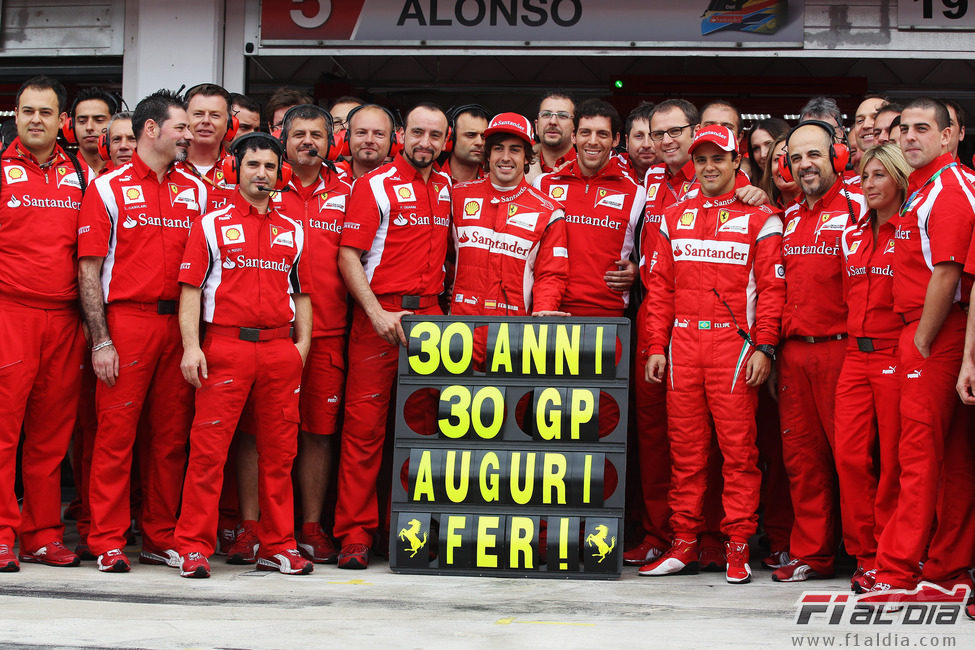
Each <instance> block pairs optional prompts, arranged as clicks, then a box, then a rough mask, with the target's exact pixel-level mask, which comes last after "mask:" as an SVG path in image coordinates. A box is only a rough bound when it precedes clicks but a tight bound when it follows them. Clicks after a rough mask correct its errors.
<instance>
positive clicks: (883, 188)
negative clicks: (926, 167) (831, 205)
mask: <svg viewBox="0 0 975 650" xmlns="http://www.w3.org/2000/svg"><path fill="white" fill-rule="evenodd" d="M910 173H911V168H910V166H909V165H908V164H907V161H906V160H905V159H904V155H903V154H902V153H901V150H900V148H899V147H898V146H897V145H896V144H894V143H887V144H883V145H879V146H876V147H872V148H870V149H868V150H867V151H866V152H865V153H864V154H863V158H862V159H861V160H860V179H861V181H860V182H861V189H862V191H863V196H864V198H865V199H866V203H867V207H868V208H869V212H868V213H867V214H866V215H865V216H864V218H862V219H861V220H860V222H859V223H854V224H850V225H849V226H848V227H847V229H846V230H845V231H844V233H843V238H842V247H843V257H844V260H845V262H844V268H845V271H846V278H845V282H844V286H843V291H844V294H845V296H844V297H845V299H846V304H847V310H848V311H847V327H848V332H849V342H850V343H849V346H848V347H847V350H846V357H845V359H844V361H843V368H842V370H841V371H840V377H839V381H838V382H837V385H836V420H835V423H836V426H835V431H836V434H835V442H834V445H835V446H834V456H835V458H836V472H837V475H838V476H839V485H840V511H841V516H842V521H843V540H844V543H845V545H846V549H847V551H848V552H849V553H850V554H851V555H853V556H855V557H856V558H857V569H856V573H854V574H853V578H852V579H851V587H852V589H853V590H854V591H856V592H861V593H862V592H864V591H866V590H868V589H870V588H871V587H872V586H873V583H874V576H875V561H876V553H877V541H878V540H879V539H880V534H881V532H882V531H883V528H884V526H885V525H886V524H887V521H888V520H889V519H890V517H891V514H892V513H893V511H894V508H895V506H896V505H897V494H898V474H899V466H898V463H897V446H898V438H899V437H900V412H899V411H898V409H897V408H895V407H894V406H892V405H896V404H898V403H899V400H900V387H899V375H898V374H897V361H898V356H897V354H898V353H897V339H898V337H899V335H900V332H901V328H902V327H903V322H902V321H901V319H900V317H899V316H898V315H897V314H896V313H894V298H893V286H894V278H893V271H892V269H893V259H894V246H895V243H896V242H895V239H894V230H895V229H894V226H893V224H891V223H890V219H891V217H893V216H894V215H895V214H897V211H898V209H899V208H900V206H901V204H902V203H903V202H904V199H905V196H906V194H907V179H908V176H909V175H910Z"/></svg>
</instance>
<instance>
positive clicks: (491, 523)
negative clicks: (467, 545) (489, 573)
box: [475, 516, 501, 569]
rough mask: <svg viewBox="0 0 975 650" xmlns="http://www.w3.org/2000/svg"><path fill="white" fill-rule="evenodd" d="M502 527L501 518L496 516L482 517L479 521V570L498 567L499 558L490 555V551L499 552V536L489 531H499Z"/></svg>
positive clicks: (476, 561) (477, 563)
mask: <svg viewBox="0 0 975 650" xmlns="http://www.w3.org/2000/svg"><path fill="white" fill-rule="evenodd" d="M500 525H501V518H500V517H494V516H482V517H478V519H477V559H476V560H475V564H476V565H477V567H478V568H485V569H486V568H492V569H496V568H497V567H498V556H497V555H491V554H489V552H490V551H495V552H496V550H497V540H498V538H497V535H494V534H492V533H489V532H488V530H497V529H498V527H499V526H500Z"/></svg>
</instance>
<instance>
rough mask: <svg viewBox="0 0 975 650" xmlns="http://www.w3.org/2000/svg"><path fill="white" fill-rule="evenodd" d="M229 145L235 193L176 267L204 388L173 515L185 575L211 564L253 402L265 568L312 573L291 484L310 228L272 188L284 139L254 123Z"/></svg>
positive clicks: (188, 357) (200, 227)
mask: <svg viewBox="0 0 975 650" xmlns="http://www.w3.org/2000/svg"><path fill="white" fill-rule="evenodd" d="M230 154H231V155H232V156H233V161H234V165H233V166H232V167H231V168H230V169H229V170H228V171H229V172H230V176H231V177H232V176H234V175H237V176H239V180H238V179H234V178H230V179H229V180H230V181H231V182H235V183H237V189H236V190H235V195H234V200H233V202H232V203H231V204H230V205H228V206H226V207H225V208H222V209H220V210H217V211H215V212H210V213H208V214H206V215H205V216H203V217H202V218H201V219H200V220H199V221H197V222H196V223H195V224H193V227H192V229H191V230H190V238H189V241H188V242H187V245H186V253H185V255H184V257H183V263H182V265H181V267H180V274H179V281H180V283H181V284H182V285H183V288H182V294H181V295H180V310H179V324H180V330H181V332H182V334H183V360H182V362H181V363H180V368H181V370H182V371H183V376H184V377H185V378H186V381H188V382H189V383H191V384H192V385H193V386H195V387H196V389H197V390H196V413H195V415H194V418H193V427H192V429H191V430H190V458H189V464H188V465H187V468H186V480H185V482H184V484H183V503H182V508H181V512H180V516H179V521H178V523H177V524H176V547H177V550H178V551H179V553H180V574H181V575H182V576H183V577H187V578H206V577H209V575H210V564H209V561H208V560H207V557H208V556H209V555H211V554H212V553H213V551H214V548H215V546H216V532H217V518H218V512H217V508H218V502H219V499H220V489H221V487H222V483H223V476H222V474H223V468H224V461H225V460H226V458H227V450H228V448H229V447H230V442H231V440H232V439H233V436H234V430H235V429H236V427H237V422H238V420H239V419H240V415H241V412H242V411H243V409H244V405H245V403H247V402H249V403H250V406H251V410H252V413H253V420H252V423H253V425H254V430H253V432H254V435H255V436H256V437H257V450H258V453H259V455H260V459H259V461H258V482H259V488H260V489H259V493H260V511H261V515H260V517H261V518H260V522H259V524H260V525H259V526H258V530H259V533H258V534H259V537H260V554H259V557H258V560H257V568H258V569H261V570H265V571H273V570H278V571H280V572H281V573H288V574H307V573H311V572H312V571H313V570H314V565H313V564H312V563H311V562H309V561H308V560H306V559H305V558H303V557H302V556H301V554H300V553H299V552H298V549H297V548H296V546H297V544H296V542H295V538H294V495H293V492H292V489H293V488H292V484H291V468H292V463H293V461H294V458H295V453H296V451H297V446H298V398H299V392H300V386H301V373H302V366H303V364H304V362H305V359H306V358H307V356H308V349H309V346H310V345H311V328H312V322H311V320H312V307H311V299H310V298H309V296H308V289H309V285H310V280H309V278H308V277H307V269H306V263H305V261H304V259H303V258H302V255H303V251H304V248H305V246H304V239H305V237H304V230H303V228H302V227H301V224H300V223H299V222H298V221H295V220H293V219H290V218H288V217H287V216H285V215H284V214H282V213H281V212H279V211H278V209H277V208H276V207H275V206H274V205H272V204H271V201H270V198H269V192H270V190H271V189H272V188H273V187H282V186H283V185H284V183H285V182H286V181H287V179H286V178H283V177H282V174H287V173H288V172H287V168H285V169H286V171H284V172H282V167H283V165H282V158H283V155H284V149H283V147H282V146H281V142H280V141H279V140H277V139H276V138H274V137H272V136H270V135H267V134H266V133H251V134H248V135H245V136H243V137H241V138H240V139H238V140H237V141H236V142H235V143H234V144H233V146H232V147H231V151H230ZM201 298H202V306H201ZM201 312H202V319H203V321H204V322H205V323H206V325H205V327H206V329H205V336H206V338H205V339H204V341H203V347H202V348H201V347H200V331H199V323H200V317H201ZM292 332H293V333H294V336H295V341H292V340H291V334H292Z"/></svg>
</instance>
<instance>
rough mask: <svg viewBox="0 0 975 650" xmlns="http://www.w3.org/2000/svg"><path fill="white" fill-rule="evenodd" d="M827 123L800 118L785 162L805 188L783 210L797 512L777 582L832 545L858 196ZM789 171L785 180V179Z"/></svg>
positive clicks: (785, 367)
mask: <svg viewBox="0 0 975 650" xmlns="http://www.w3.org/2000/svg"><path fill="white" fill-rule="evenodd" d="M833 130H834V127H833V125H832V124H830V123H827V122H822V121H818V120H809V121H806V122H800V123H799V125H798V126H796V127H795V128H794V129H792V130H791V131H790V132H789V134H788V135H787V136H786V141H785V143H786V147H787V148H788V151H787V153H786V157H787V158H786V159H787V161H788V164H787V167H786V168H785V169H783V174H784V175H788V176H789V177H790V179H791V178H797V179H798V181H799V187H800V190H801V191H802V194H801V195H800V197H799V201H798V202H797V203H793V204H792V205H791V206H790V207H789V208H788V209H787V210H786V211H785V217H784V218H783V222H784V223H785V231H784V233H783V237H782V259H783V263H784V265H785V286H786V298H785V310H784V312H783V314H782V336H783V338H784V339H785V342H784V344H783V345H782V348H781V350H780V353H779V359H780V361H779V368H778V370H779V386H778V398H779V419H780V425H781V427H782V455H783V460H784V461H785V468H786V472H787V473H788V475H789V493H790V495H791V498H792V508H793V511H794V513H795V521H794V522H793V525H792V535H791V539H790V542H789V549H790V553H791V555H792V558H793V559H792V560H791V561H790V562H789V563H788V564H786V565H785V566H783V567H780V568H778V569H776V570H775V572H773V573H772V579H773V580H776V581H779V582H798V581H802V580H807V579H809V578H814V577H819V576H831V575H833V560H834V554H835V553H836V544H835V540H836V532H837V531H836V528H837V518H838V513H837V512H836V506H835V505H834V504H835V501H836V491H837V485H836V465H835V463H834V462H833V449H834V448H835V444H834V439H833V431H834V428H833V427H834V420H835V415H834V414H835V410H834V405H835V402H836V382H837V379H838V378H839V374H840V368H841V366H842V365H843V355H844V351H845V348H846V342H845V341H844V340H843V339H845V338H846V336H847V310H846V304H845V303H844V302H843V275H844V266H843V264H844V262H843V255H842V251H841V249H840V240H841V238H842V236H843V231H844V230H845V229H846V227H847V226H848V225H850V224H856V223H858V222H859V220H860V218H861V216H862V215H863V212H864V206H863V197H862V196H861V195H860V193H859V192H858V191H856V190H853V189H851V188H850V187H848V185H847V183H845V182H844V181H843V176H842V174H843V171H844V169H846V162H847V159H848V156H849V152H848V151H847V149H846V147H845V146H844V145H839V144H837V145H834V144H833ZM790 179H787V180H790Z"/></svg>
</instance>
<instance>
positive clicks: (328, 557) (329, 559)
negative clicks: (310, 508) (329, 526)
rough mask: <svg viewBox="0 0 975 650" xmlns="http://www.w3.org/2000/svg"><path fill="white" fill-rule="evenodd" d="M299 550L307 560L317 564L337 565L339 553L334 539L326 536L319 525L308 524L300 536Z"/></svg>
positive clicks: (302, 529)
mask: <svg viewBox="0 0 975 650" xmlns="http://www.w3.org/2000/svg"><path fill="white" fill-rule="evenodd" d="M298 550H299V551H300V552H301V554H302V555H304V556H305V557H306V558H307V559H309V560H311V561H312V562H315V563H317V564H335V563H336V562H338V560H339V552H338V550H337V549H336V548H335V544H334V543H333V542H332V539H331V538H330V537H329V536H328V535H326V534H325V531H324V530H322V526H321V524H319V523H306V524H304V525H302V527H301V533H300V534H299V535H298Z"/></svg>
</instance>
